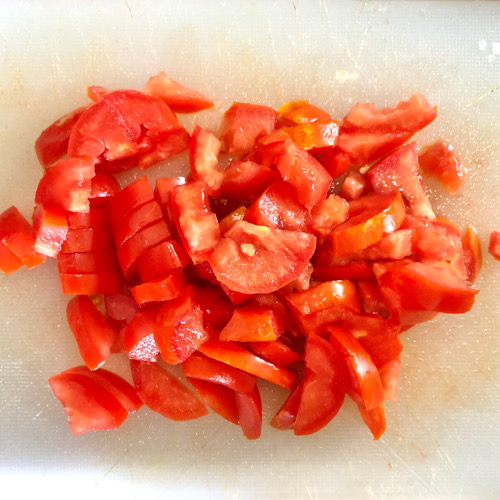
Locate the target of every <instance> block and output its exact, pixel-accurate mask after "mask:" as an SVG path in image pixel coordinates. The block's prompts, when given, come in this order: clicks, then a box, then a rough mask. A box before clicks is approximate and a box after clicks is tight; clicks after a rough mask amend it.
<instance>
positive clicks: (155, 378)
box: [130, 360, 208, 421]
mask: <svg viewBox="0 0 500 500" xmlns="http://www.w3.org/2000/svg"><path fill="white" fill-rule="evenodd" d="M130 367H131V369H132V378H133V380H134V385H135V388H136V390H137V394H138V396H139V397H140V398H141V399H142V400H143V401H144V404H145V405H146V406H148V407H149V408H151V409H152V410H153V411H155V412H157V413H160V414H161V415H163V416H164V417H166V418H169V419H170V420H176V421H185V420H193V419H196V418H201V417H203V416H205V415H207V413H208V411H207V409H206V407H205V405H204V404H203V403H202V402H201V401H200V399H199V398H198V397H197V396H196V395H195V394H194V393H193V392H192V391H191V390H190V389H188V388H187V387H186V385H185V384H183V383H182V382H181V381H180V380H179V379H178V378H177V377H175V376H174V375H172V374H171V373H170V372H169V371H167V370H166V369H165V368H163V367H162V366H160V365H159V364H158V363H148V362H146V361H139V360H131V361H130Z"/></svg>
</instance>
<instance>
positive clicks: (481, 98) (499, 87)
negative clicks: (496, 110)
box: [467, 83, 500, 108]
mask: <svg viewBox="0 0 500 500" xmlns="http://www.w3.org/2000/svg"><path fill="white" fill-rule="evenodd" d="M499 90H500V83H499V84H498V85H495V86H494V87H493V88H491V89H490V90H489V91H488V92H486V93H485V94H483V95H481V96H479V97H478V98H477V99H474V100H473V101H471V102H470V103H469V105H468V106H467V107H468V108H470V107H471V106H473V105H474V104H477V103H478V102H479V101H482V100H483V99H486V98H487V97H491V96H492V95H493V94H494V93H495V92H498V91H499Z"/></svg>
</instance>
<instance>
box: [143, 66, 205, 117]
mask: <svg viewBox="0 0 500 500" xmlns="http://www.w3.org/2000/svg"><path fill="white" fill-rule="evenodd" d="M144 92H145V93H146V94H148V95H152V96H154V97H158V98H159V99H161V100H162V101H163V102H165V104H167V105H168V107H169V108H170V109H171V110H172V111H174V112H175V113H196V112H197V111H203V110H204V109H208V108H211V107H212V106H213V105H214V103H213V101H211V100H210V99H208V98H207V97H205V96H204V95H202V94H200V93H199V92H197V91H196V90H193V89H190V88H188V87H185V86H184V85H182V83H179V82H176V81H175V80H172V79H171V78H170V77H169V76H167V74H166V73H164V72H163V71H162V72H161V73H159V74H158V75H156V76H152V77H151V78H150V79H149V80H148V82H147V83H146V86H145V87H144Z"/></svg>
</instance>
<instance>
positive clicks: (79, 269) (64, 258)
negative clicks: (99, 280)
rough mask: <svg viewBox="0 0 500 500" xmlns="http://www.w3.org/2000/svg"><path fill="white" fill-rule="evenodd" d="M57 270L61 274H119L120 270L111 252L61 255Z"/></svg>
mask: <svg viewBox="0 0 500 500" xmlns="http://www.w3.org/2000/svg"><path fill="white" fill-rule="evenodd" d="M57 268H58V269H59V272H60V273H61V274H117V275H118V274H119V273H120V269H119V267H118V263H117V261H116V258H115V256H114V253H110V252H75V253H60V254H59V255H58V256H57Z"/></svg>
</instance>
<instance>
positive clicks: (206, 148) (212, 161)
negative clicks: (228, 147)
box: [189, 125, 224, 196]
mask: <svg viewBox="0 0 500 500" xmlns="http://www.w3.org/2000/svg"><path fill="white" fill-rule="evenodd" d="M220 148H221V142H220V141H219V139H217V137H215V135H214V134H212V133H211V132H208V131H207V130H204V129H202V128H201V127H200V126H198V125H196V127H195V128H194V130H193V135H192V136H191V144H190V147H189V166H190V168H191V175H192V176H193V179H194V180H195V181H201V182H203V183H204V184H205V185H206V188H207V192H208V194H209V195H211V196H218V195H219V194H220V189H221V186H222V182H223V180H224V173H223V172H222V170H221V168H220V167H219V152H220Z"/></svg>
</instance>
